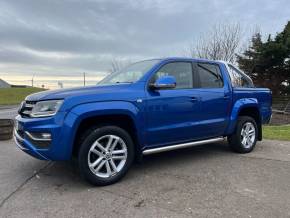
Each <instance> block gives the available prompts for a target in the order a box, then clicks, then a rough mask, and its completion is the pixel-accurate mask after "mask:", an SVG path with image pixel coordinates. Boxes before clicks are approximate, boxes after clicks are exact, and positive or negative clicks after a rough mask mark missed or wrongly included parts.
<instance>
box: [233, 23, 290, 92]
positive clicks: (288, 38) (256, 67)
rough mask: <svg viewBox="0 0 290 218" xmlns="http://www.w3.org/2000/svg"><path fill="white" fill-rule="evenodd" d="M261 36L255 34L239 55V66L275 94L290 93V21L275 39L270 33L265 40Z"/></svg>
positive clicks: (258, 84)
mask: <svg viewBox="0 0 290 218" xmlns="http://www.w3.org/2000/svg"><path fill="white" fill-rule="evenodd" d="M261 38H262V37H261V34H259V33H257V34H255V35H254V36H253V37H252V39H251V43H250V46H249V47H248V48H247V49H246V50H245V51H244V52H243V53H242V55H237V62H238V64H239V67H240V68H241V69H242V70H244V71H246V72H248V73H249V74H250V76H251V77H252V78H253V80H254V83H255V84H256V85H257V86H261V87H268V88H270V89H271V90H272V92H273V95H280V94H287V93H289V94H290V92H289V90H290V89H289V83H290V21H289V22H288V24H287V25H286V26H285V28H284V30H283V31H282V32H281V33H277V35H276V37H275V38H274V39H272V37H271V35H269V37H268V39H267V41H265V42H263V41H262V39H261Z"/></svg>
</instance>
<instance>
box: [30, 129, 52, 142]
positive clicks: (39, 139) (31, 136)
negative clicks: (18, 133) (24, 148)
mask: <svg viewBox="0 0 290 218" xmlns="http://www.w3.org/2000/svg"><path fill="white" fill-rule="evenodd" d="M25 134H26V135H27V136H28V137H29V138H31V139H32V140H34V141H51V139H41V138H35V137H34V136H33V135H31V134H30V133H29V132H28V131H25Z"/></svg>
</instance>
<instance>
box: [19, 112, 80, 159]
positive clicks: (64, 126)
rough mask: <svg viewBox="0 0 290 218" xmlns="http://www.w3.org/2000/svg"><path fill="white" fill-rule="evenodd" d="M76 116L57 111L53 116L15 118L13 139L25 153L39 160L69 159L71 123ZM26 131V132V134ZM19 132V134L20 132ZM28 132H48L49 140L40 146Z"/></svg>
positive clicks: (71, 135) (71, 141) (71, 139)
mask: <svg viewBox="0 0 290 218" xmlns="http://www.w3.org/2000/svg"><path fill="white" fill-rule="evenodd" d="M75 119H76V116H75V115H74V114H72V113H68V114H67V113H65V112H58V113H57V114H56V115H55V116H53V117H47V118H24V117H21V116H20V115H18V116H17V117H16V118H15V122H16V125H15V126H16V128H17V129H16V128H15V129H14V140H15V142H16V144H17V146H18V147H19V148H20V149H21V150H22V151H24V152H26V153H27V154H29V155H31V156H33V157H35V158H38V159H41V160H69V159H70V158H71V151H72V147H73V138H74V137H73V135H74V132H73V131H72V125H73V123H74V120H75ZM26 132H27V133H28V134H26ZM20 133H21V134H20ZM29 133H50V134H51V140H50V141H49V143H48V144H47V145H46V146H43V147H40V146H39V145H38V142H36V141H33V140H32V139H31V137H30V136H29Z"/></svg>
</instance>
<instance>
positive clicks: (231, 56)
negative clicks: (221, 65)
mask: <svg viewBox="0 0 290 218" xmlns="http://www.w3.org/2000/svg"><path fill="white" fill-rule="evenodd" d="M240 42H241V27H240V25H239V24H218V25H214V26H213V27H212V28H211V30H210V31H209V32H207V33H205V34H203V35H202V36H201V37H200V39H199V40H198V41H197V43H196V44H193V45H191V46H190V47H189V51H188V53H189V54H190V56H191V57H198V58H205V59H211V60H224V61H228V62H234V61H235V58H236V55H235V54H236V53H237V50H238V48H239V45H240Z"/></svg>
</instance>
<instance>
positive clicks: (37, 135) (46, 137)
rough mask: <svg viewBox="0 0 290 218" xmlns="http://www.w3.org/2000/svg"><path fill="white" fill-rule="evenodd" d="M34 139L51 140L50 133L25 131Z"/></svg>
mask: <svg viewBox="0 0 290 218" xmlns="http://www.w3.org/2000/svg"><path fill="white" fill-rule="evenodd" d="M25 133H26V134H27V135H28V137H29V138H31V139H32V140H34V141H51V134H50V133H47V132H27V131H26V132H25Z"/></svg>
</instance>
